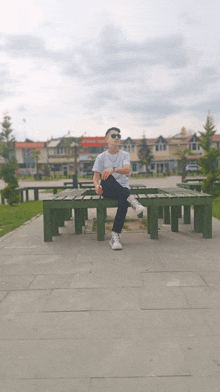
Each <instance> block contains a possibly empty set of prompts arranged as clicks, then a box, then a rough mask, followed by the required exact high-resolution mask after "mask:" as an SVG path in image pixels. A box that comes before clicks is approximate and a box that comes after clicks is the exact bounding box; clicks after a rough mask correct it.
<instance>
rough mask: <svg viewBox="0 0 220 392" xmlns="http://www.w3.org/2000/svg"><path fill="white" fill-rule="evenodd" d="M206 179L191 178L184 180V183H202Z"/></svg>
mask: <svg viewBox="0 0 220 392" xmlns="http://www.w3.org/2000/svg"><path fill="white" fill-rule="evenodd" d="M205 178H206V177H193V178H192V177H191V178H187V177H186V178H185V179H184V180H183V182H196V181H198V182H202V181H203V180H204V179H205Z"/></svg>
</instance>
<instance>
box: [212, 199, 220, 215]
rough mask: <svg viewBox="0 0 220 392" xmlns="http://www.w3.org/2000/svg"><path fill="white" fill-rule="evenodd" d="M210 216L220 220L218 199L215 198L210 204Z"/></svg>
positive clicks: (219, 202)
mask: <svg viewBox="0 0 220 392" xmlns="http://www.w3.org/2000/svg"><path fill="white" fill-rule="evenodd" d="M212 216H214V218H217V219H220V197H216V198H215V199H213V202H212Z"/></svg>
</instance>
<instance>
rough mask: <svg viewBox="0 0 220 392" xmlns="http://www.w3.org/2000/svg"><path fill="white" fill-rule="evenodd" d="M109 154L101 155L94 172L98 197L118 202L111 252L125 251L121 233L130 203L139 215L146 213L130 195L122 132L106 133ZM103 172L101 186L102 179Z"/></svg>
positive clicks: (112, 129)
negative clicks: (120, 147) (121, 141)
mask: <svg viewBox="0 0 220 392" xmlns="http://www.w3.org/2000/svg"><path fill="white" fill-rule="evenodd" d="M105 137H106V141H107V143H108V147H109V148H108V151H105V152H103V153H101V154H99V155H98V156H97V158H96V160H95V163H94V166H93V168H92V171H93V172H94V176H93V183H94V185H95V188H96V193H97V194H98V195H103V197H104V198H108V199H117V200H118V209H117V213H116V216H115V220H114V224H113V228H112V233H111V241H110V245H111V247H112V249H114V250H116V249H122V245H121V243H120V241H119V234H120V233H121V231H122V228H123V225H124V221H125V217H126V214H127V209H128V207H129V203H130V205H131V207H132V208H133V209H134V211H135V212H136V214H137V215H139V214H141V213H142V212H143V211H144V207H143V206H142V205H141V204H140V203H139V202H138V201H137V200H136V199H135V198H134V197H133V196H131V195H130V187H129V184H128V178H127V176H126V174H129V173H130V154H129V153H128V152H127V151H123V150H120V149H119V145H120V139H121V135H120V129H118V128H115V127H113V128H109V129H108V130H107V132H106V134H105ZM100 173H101V184H99V177H100Z"/></svg>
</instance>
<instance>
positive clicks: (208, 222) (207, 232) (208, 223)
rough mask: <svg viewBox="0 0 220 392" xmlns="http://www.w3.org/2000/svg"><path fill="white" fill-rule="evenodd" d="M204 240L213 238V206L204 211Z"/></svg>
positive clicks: (207, 206) (206, 207) (205, 207)
mask: <svg viewBox="0 0 220 392" xmlns="http://www.w3.org/2000/svg"><path fill="white" fill-rule="evenodd" d="M203 238H212V204H211V205H206V206H204V209H203Z"/></svg>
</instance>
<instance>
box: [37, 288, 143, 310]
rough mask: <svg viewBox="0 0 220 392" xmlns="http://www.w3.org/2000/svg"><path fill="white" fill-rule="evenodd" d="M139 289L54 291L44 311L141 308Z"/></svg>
mask: <svg viewBox="0 0 220 392" xmlns="http://www.w3.org/2000/svg"><path fill="white" fill-rule="evenodd" d="M139 293H140V289H139V288H132V287H124V288H106V289H101V288H98V289H96V288H94V289H67V290H53V292H52V294H51V296H50V298H49V300H48V301H47V303H46V304H45V306H44V309H43V310H44V311H56V312H59V311H79V310H124V309H137V307H139Z"/></svg>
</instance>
